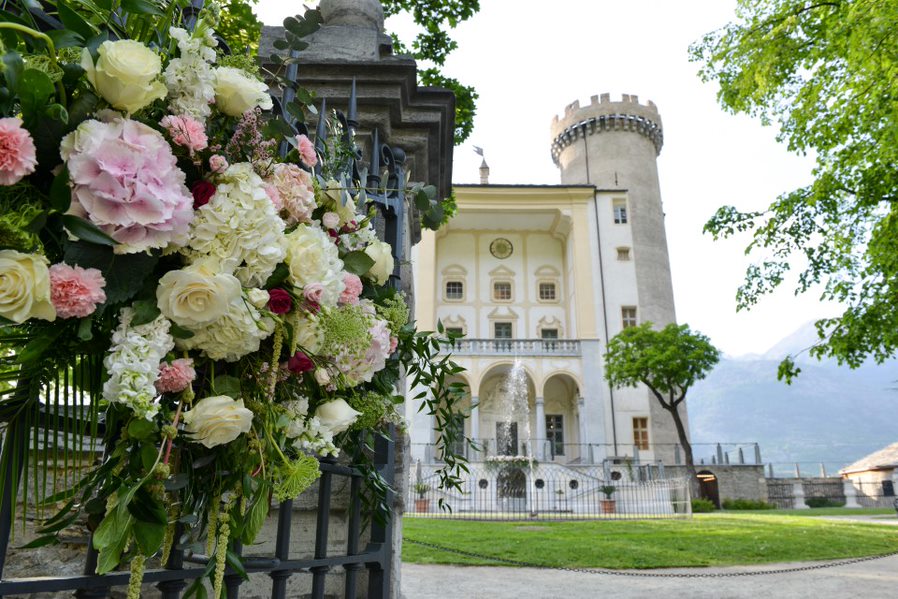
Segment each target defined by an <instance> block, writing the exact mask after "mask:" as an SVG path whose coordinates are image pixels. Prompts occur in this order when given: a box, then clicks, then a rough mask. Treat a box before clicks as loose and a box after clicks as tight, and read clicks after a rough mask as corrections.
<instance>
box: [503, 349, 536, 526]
mask: <svg viewBox="0 0 898 599" xmlns="http://www.w3.org/2000/svg"><path fill="white" fill-rule="evenodd" d="M501 390H502V392H501V393H500V394H499V401H500V406H501V413H502V415H503V416H504V417H505V418H506V419H505V420H502V421H500V422H498V423H497V426H496V446H497V447H496V449H497V453H499V454H500V455H501V454H504V455H508V456H517V455H519V453H518V435H517V424H518V423H519V422H522V423H523V431H522V433H523V438H525V439H527V442H526V448H527V449H526V458H527V466H528V468H529V470H530V476H529V478H528V480H527V487H528V488H527V492H526V495H527V497H528V498H529V500H530V501H529V504H530V505H529V508H530V515H531V517H536V510H535V509H534V505H535V503H534V489H533V481H534V476H533V469H534V467H533V432H532V430H531V426H530V403H529V398H530V393H529V388H528V377H527V371H526V370H524V366H523V364H521V361H520V360H518V359H515V362H514V364H513V365H512V367H511V370H509V371H508V375H507V377H506V379H505V382H504V384H503V385H502V388H501Z"/></svg>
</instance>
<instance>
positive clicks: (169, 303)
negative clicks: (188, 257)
mask: <svg viewBox="0 0 898 599" xmlns="http://www.w3.org/2000/svg"><path fill="white" fill-rule="evenodd" d="M216 266H217V263H216V262H215V261H214V260H212V259H205V260H200V261H198V262H195V263H194V264H191V265H190V266H187V267H185V268H182V269H181V270H172V271H169V272H167V273H165V275H164V276H163V277H162V278H161V279H159V287H157V288H156V301H157V302H158V304H159V309H160V310H161V311H162V313H163V314H164V315H165V316H166V317H167V318H168V319H170V320H172V321H174V322H176V323H177V324H179V325H181V326H182V327H186V328H189V329H194V328H198V327H201V326H203V325H206V324H209V323H211V322H214V321H216V320H218V319H219V318H221V317H222V316H224V315H225V314H227V312H228V309H229V306H230V305H231V303H232V302H233V301H234V300H236V299H239V298H240V294H241V291H242V288H241V286H240V281H239V280H237V278H236V277H235V276H234V275H232V274H230V273H227V272H220V271H219V269H218V268H216Z"/></svg>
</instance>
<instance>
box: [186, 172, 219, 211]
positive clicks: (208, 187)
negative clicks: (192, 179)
mask: <svg viewBox="0 0 898 599" xmlns="http://www.w3.org/2000/svg"><path fill="white" fill-rule="evenodd" d="M190 192H191V193H192V194H193V209H194V210H196V209H197V208H199V207H200V206H205V205H206V204H208V203H209V200H210V199H211V198H212V196H213V195H215V185H213V184H212V183H209V182H208V181H206V180H205V179H200V180H199V181H197V182H196V183H194V184H193V187H191V188H190Z"/></svg>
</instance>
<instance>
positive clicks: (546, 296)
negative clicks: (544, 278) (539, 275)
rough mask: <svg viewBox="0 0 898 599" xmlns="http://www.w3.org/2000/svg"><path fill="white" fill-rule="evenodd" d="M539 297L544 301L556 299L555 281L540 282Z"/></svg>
mask: <svg viewBox="0 0 898 599" xmlns="http://www.w3.org/2000/svg"><path fill="white" fill-rule="evenodd" d="M539 299H540V300H542V301H544V302H554V301H555V283H540V284H539Z"/></svg>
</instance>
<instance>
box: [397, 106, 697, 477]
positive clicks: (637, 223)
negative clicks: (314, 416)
mask: <svg viewBox="0 0 898 599" xmlns="http://www.w3.org/2000/svg"><path fill="white" fill-rule="evenodd" d="M663 141H664V137H663V129H662V124H661V117H660V115H659V113H658V110H657V108H656V107H655V105H654V104H653V103H652V102H647V103H645V104H642V103H640V102H639V100H638V98H637V97H636V96H633V95H624V96H623V98H622V99H621V100H611V98H610V96H609V95H608V94H602V95H601V97H599V96H593V97H592V100H591V102H590V103H589V104H588V105H584V106H580V104H579V102H574V103H572V104H570V105H569V106H567V107H566V108H565V111H564V114H563V115H562V116H560V117H558V116H556V117H555V118H554V119H553V120H552V124H551V146H550V148H551V155H552V159H553V160H554V162H555V164H556V165H557V166H558V167H559V169H560V172H561V184H560V185H490V184H489V183H488V179H487V177H488V167H487V166H486V163H484V164H483V166H482V168H481V184H479V185H456V186H455V187H454V190H455V194H456V198H457V203H458V214H457V215H456V217H455V218H453V219H452V220H451V221H450V222H449V223H448V224H447V225H445V226H444V227H443V228H442V229H440V230H439V231H438V232H436V233H432V232H426V233H425V234H424V236H423V239H422V241H421V243H420V244H419V246H418V247H417V248H416V251H417V256H416V258H415V265H416V266H415V268H416V273H415V287H416V318H417V319H418V323H419V327H420V328H422V329H431V328H433V327H436V324H437V321H440V322H442V324H443V326H445V327H446V328H447V329H449V330H454V331H456V332H458V333H461V334H463V335H464V338H463V339H462V340H461V341H460V342H459V344H458V348H457V350H456V351H455V352H454V359H455V360H456V361H457V362H458V363H459V364H460V365H461V366H463V367H464V368H465V369H466V372H465V373H464V374H463V375H461V376H460V377H459V378H460V380H462V381H463V382H464V383H466V384H467V386H468V388H469V389H470V396H469V397H468V398H467V399H466V402H465V409H466V411H467V412H468V413H469V417H468V418H466V419H465V422H464V424H463V426H464V430H465V434H466V435H467V436H468V437H471V438H473V439H474V440H475V441H476V443H477V444H478V446H479V449H478V450H476V451H468V457H469V459H470V460H471V461H472V462H473V463H475V464H476V463H477V462H483V461H487V460H489V459H491V458H495V457H496V456H516V455H517V456H520V455H531V456H532V457H534V458H535V459H536V460H537V461H539V462H540V463H541V464H546V465H550V464H554V465H558V466H559V467H563V468H566V469H574V470H576V468H580V467H584V466H588V465H601V464H608V463H620V460H621V459H626V460H628V461H630V462H631V463H632V462H633V461H635V462H637V463H658V462H659V461H663V462H664V463H668V464H673V463H675V462H677V461H679V448H678V446H677V435H676V430H675V428H674V425H673V422H672V420H671V419H670V417H669V416H668V415H667V413H666V412H664V411H663V410H662V409H661V408H660V406H658V405H657V402H656V401H655V400H654V399H653V398H652V397H651V396H650V394H649V391H648V390H647V389H646V388H644V387H642V388H634V389H611V388H609V386H608V384H607V383H606V382H605V380H604V377H603V369H604V366H603V360H604V358H603V356H604V353H605V350H606V343H607V341H608V340H609V339H610V338H612V337H614V335H616V334H617V333H619V332H620V331H621V330H622V329H623V328H624V327H628V326H632V325H635V324H637V323H642V322H646V321H651V322H653V323H654V324H655V325H657V326H659V327H660V326H664V325H666V324H668V323H670V322H674V321H675V312H674V301H673V290H672V286H671V276H670V263H669V259H668V254H667V240H666V234H665V229H664V212H663V207H662V202H661V192H660V184H659V180H658V169H657V165H656V158H657V156H658V154H659V153H660V151H661V147H662V145H663ZM516 362H517V363H518V364H519V366H518V368H517V369H516V370H518V371H522V372H523V375H522V376H523V381H522V383H521V385H522V391H521V394H523V395H524V396H526V397H525V401H526V409H519V406H517V405H515V403H514V402H510V401H509V397H508V396H509V394H511V393H512V392H513V389H511V388H510V386H511V383H510V380H511V378H514V377H511V378H510V377H509V373H510V372H512V371H513V370H515V369H514V364H515V363H516ZM406 409H407V416H408V418H409V420H410V422H411V429H410V436H411V458H412V460H413V461H414V460H420V461H421V462H422V463H424V464H431V463H434V462H438V461H439V459H440V450H439V439H437V438H436V437H435V433H434V432H433V426H432V422H431V420H430V417H428V416H427V415H426V414H423V413H417V409H418V404H417V402H415V401H409V402H407V408H406ZM684 416H685V415H684ZM459 425H460V426H461V423H459Z"/></svg>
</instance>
